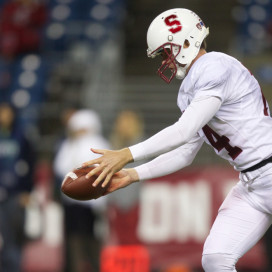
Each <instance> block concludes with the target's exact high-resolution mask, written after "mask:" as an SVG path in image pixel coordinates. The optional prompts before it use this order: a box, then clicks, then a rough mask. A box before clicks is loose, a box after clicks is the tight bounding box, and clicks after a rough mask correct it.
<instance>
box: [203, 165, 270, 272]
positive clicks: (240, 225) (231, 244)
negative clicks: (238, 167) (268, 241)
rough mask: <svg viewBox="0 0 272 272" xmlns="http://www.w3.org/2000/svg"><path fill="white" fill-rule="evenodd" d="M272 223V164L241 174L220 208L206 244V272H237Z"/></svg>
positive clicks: (204, 261)
mask: <svg viewBox="0 0 272 272" xmlns="http://www.w3.org/2000/svg"><path fill="white" fill-rule="evenodd" d="M271 223H272V163H269V164H267V165H265V166H263V167H262V168H260V169H258V170H255V171H252V172H248V173H246V174H242V173H240V181H239V182H238V184H237V185H236V186H235V187H234V188H232V190H231V191H230V193H229V194H228V196H227V197H226V199H225V200H224V202H223V204H222V205H221V207H220V208H219V212H218V215H217V218H216V220H215V222H214V224H213V226H212V228H211V231H210V234H209V236H208V238H207V239H206V242H205V244H204V250H203V256H202V265H203V268H204V270H205V272H221V271H222V272H223V271H224V272H226V271H232V272H235V271H236V269H235V264H236V263H237V261H238V260H239V258H240V257H242V256H243V255H244V254H245V253H246V252H247V251H248V250H249V249H250V248H252V247H253V246H254V245H255V244H256V243H257V242H258V241H259V240H260V239H261V238H262V236H263V235H264V233H265V232H266V230H267V229H268V228H269V226H270V225H271Z"/></svg>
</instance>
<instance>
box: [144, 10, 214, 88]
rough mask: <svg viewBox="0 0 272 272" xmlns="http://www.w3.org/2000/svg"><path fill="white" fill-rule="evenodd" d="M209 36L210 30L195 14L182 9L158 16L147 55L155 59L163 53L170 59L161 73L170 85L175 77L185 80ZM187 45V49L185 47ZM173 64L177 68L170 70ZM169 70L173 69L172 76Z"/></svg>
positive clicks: (148, 36) (150, 35) (148, 37)
mask: <svg viewBox="0 0 272 272" xmlns="http://www.w3.org/2000/svg"><path fill="white" fill-rule="evenodd" d="M208 34H209V28H207V27H205V25H204V23H203V22H202V20H201V19H200V18H199V17H198V15H196V14H195V13H194V12H193V11H191V10H188V9H182V8H176V9H170V10H167V11H165V12H163V13H161V14H160V15H158V16H157V17H156V18H155V19H154V20H153V21H152V23H151V24H150V26H149V28H148V31H147V45H148V49H147V55H148V57H152V58H154V57H156V56H157V55H160V54H162V53H163V54H164V55H165V56H166V58H164V59H165V61H164V62H163V64H162V65H161V66H160V67H159V69H158V74H159V75H160V77H161V78H162V79H164V80H165V81H166V82H167V83H170V81H171V80H172V79H173V77H174V76H176V78H178V79H183V78H184V77H185V75H186V70H187V68H188V67H189V66H190V64H191V63H192V61H193V59H194V58H195V57H196V56H197V54H198V52H199V49H200V46H201V44H202V42H203V40H204V39H205V38H206V37H207V36H208ZM185 42H186V45H187V46H185V47H184V44H185ZM171 64H172V67H174V68H172V67H171V68H170V67H169V66H170V65H171ZM168 68H169V69H170V70H171V74H170V75H169V76H168V75H166V71H167V69H168Z"/></svg>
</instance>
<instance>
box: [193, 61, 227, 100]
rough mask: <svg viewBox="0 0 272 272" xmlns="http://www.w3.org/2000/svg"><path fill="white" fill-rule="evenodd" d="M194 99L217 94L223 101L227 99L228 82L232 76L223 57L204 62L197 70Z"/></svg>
mask: <svg viewBox="0 0 272 272" xmlns="http://www.w3.org/2000/svg"><path fill="white" fill-rule="evenodd" d="M196 73H197V74H196V75H195V78H196V79H197V80H196V83H195V88H194V99H196V100H201V99H203V98H204V97H210V96H215V97H218V98H220V100H221V101H224V100H225V99H226V96H227V94H226V91H227V88H226V84H227V81H228V77H229V76H230V67H229V64H228V63H226V61H224V60H223V59H216V60H213V61H211V62H207V63H205V64H203V65H202V66H201V67H199V69H198V70H197V72H196Z"/></svg>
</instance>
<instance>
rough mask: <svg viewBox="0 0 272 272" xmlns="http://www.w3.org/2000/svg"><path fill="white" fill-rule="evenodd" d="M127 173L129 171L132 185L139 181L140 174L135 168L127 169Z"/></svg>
mask: <svg viewBox="0 0 272 272" xmlns="http://www.w3.org/2000/svg"><path fill="white" fill-rule="evenodd" d="M126 171H127V173H128V175H129V177H130V183H133V182H138V181H139V176H138V173H137V171H136V170H135V169H134V168H129V169H126Z"/></svg>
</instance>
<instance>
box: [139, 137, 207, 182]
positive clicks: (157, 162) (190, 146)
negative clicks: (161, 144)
mask: <svg viewBox="0 0 272 272" xmlns="http://www.w3.org/2000/svg"><path fill="white" fill-rule="evenodd" d="M202 143H203V140H202V139H201V138H199V136H198V135H196V137H194V139H193V140H192V141H190V142H189V143H187V144H185V145H183V146H181V147H179V148H177V149H174V150H172V151H170V152H167V153H165V154H163V155H161V156H159V157H157V158H155V159H154V160H152V161H150V162H148V163H145V164H142V165H140V166H137V167H135V170H136V172H137V174H138V179H139V180H146V179H152V178H156V177H161V176H165V175H168V174H171V173H174V172H176V171H178V170H180V169H182V168H184V167H186V166H188V165H190V164H191V163H192V161H193V160H194V158H195V156H196V154H197V152H198V151H199V149H200V147H201V146H202Z"/></svg>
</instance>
